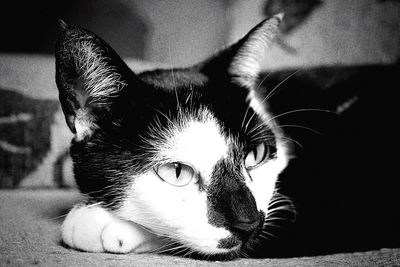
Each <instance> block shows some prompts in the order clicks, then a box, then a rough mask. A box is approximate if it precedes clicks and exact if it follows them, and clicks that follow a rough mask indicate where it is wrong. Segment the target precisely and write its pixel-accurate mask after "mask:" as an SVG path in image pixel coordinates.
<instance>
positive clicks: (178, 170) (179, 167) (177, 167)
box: [174, 163, 182, 179]
mask: <svg viewBox="0 0 400 267" xmlns="http://www.w3.org/2000/svg"><path fill="white" fill-rule="evenodd" d="M174 167H175V174H176V179H178V178H179V176H180V175H181V172H182V165H181V164H180V163H175V164H174Z"/></svg>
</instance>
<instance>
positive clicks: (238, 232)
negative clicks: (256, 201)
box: [218, 212, 265, 253]
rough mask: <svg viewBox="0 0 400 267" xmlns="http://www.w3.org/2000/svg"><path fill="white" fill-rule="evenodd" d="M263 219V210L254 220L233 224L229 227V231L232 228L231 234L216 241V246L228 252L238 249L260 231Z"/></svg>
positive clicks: (249, 241)
mask: <svg viewBox="0 0 400 267" xmlns="http://www.w3.org/2000/svg"><path fill="white" fill-rule="evenodd" d="M264 220H265V215H264V213H263V212H260V213H259V218H258V219H257V220H255V221H252V222H239V223H235V224H233V225H234V227H233V228H232V227H231V231H232V229H233V231H232V233H233V234H232V236H230V237H227V238H224V239H221V240H220V241H219V243H218V248H220V249H226V250H228V251H229V253H232V252H238V251H240V250H241V249H242V248H243V247H246V246H247V245H248V243H251V240H254V239H256V238H257V236H258V235H259V234H260V233H261V232H262V230H263V226H264Z"/></svg>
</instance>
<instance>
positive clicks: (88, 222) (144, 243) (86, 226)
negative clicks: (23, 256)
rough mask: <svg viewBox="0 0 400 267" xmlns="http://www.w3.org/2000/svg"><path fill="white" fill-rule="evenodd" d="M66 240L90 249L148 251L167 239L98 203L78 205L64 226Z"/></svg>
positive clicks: (87, 249) (73, 246) (74, 246)
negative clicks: (119, 216)
mask: <svg viewBox="0 0 400 267" xmlns="http://www.w3.org/2000/svg"><path fill="white" fill-rule="evenodd" d="M62 239H63V241H64V242H65V243H66V244H67V245H68V246H70V247H72V248H75V249H81V250H84V251H89V252H105V251H107V252H113V253H128V252H136V253H140V252H144V251H151V250H155V249H157V248H158V247H160V246H162V244H163V241H162V240H160V239H159V238H158V237H157V236H155V235H154V234H152V233H150V232H148V231H146V230H145V229H143V228H142V227H141V226H139V225H137V224H135V223H133V222H128V221H124V220H121V219H119V218H117V217H116V216H115V215H113V214H111V213H110V212H109V211H107V210H105V209H104V208H102V207H101V206H100V205H99V204H96V205H77V206H75V207H74V208H73V209H72V210H71V211H70V212H69V213H68V215H67V217H66V218H65V220H64V223H63V225H62Z"/></svg>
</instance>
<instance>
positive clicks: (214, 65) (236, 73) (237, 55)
mask: <svg viewBox="0 0 400 267" xmlns="http://www.w3.org/2000/svg"><path fill="white" fill-rule="evenodd" d="M282 18H283V13H280V14H277V15H275V16H274V17H272V18H269V19H265V20H264V21H262V22H261V23H259V24H258V25H257V26H255V27H254V28H253V29H252V30H251V31H250V32H249V33H248V34H247V35H246V36H244V37H243V38H242V39H241V40H239V41H238V42H237V43H235V44H233V45H231V46H230V47H228V48H226V49H224V50H223V51H221V52H220V53H218V54H217V55H215V56H213V57H212V58H210V59H208V60H207V61H205V62H203V63H201V64H200V65H198V66H196V67H199V69H200V71H201V72H202V73H205V74H206V75H207V76H209V77H213V76H216V77H217V76H219V77H221V75H223V73H221V71H223V72H224V74H225V75H227V76H228V78H230V79H231V81H232V82H234V83H236V84H237V85H239V86H244V87H247V88H249V89H250V88H253V86H254V84H255V83H256V81H257V79H258V74H259V72H260V71H261V64H262V61H263V59H264V55H265V51H266V50H267V48H268V47H269V46H270V44H271V41H272V40H273V39H274V37H275V35H276V33H277V31H278V28H279V24H280V22H281V21H282Z"/></svg>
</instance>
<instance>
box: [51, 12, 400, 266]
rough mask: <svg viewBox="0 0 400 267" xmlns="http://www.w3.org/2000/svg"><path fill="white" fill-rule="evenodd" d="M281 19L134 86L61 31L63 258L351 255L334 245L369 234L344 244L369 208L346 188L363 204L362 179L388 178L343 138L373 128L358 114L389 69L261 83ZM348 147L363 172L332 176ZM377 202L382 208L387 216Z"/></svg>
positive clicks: (267, 77) (87, 38)
mask: <svg viewBox="0 0 400 267" xmlns="http://www.w3.org/2000/svg"><path fill="white" fill-rule="evenodd" d="M281 20H282V15H281V14H279V15H276V16H273V17H271V18H269V19H266V20H264V21H262V22H260V23H259V24H258V25H257V26H255V27H254V28H253V29H252V30H250V32H249V33H248V34H247V35H245V36H244V37H243V38H242V39H240V40H239V41H238V42H236V43H235V44H233V45H231V46H229V47H227V48H225V49H223V50H222V51H220V52H219V53H217V54H216V55H213V56H211V57H210V58H208V59H206V60H204V61H203V62H200V63H197V64H194V65H193V66H191V67H188V68H174V69H156V70H152V71H145V72H143V73H140V74H136V73H134V72H133V71H132V70H130V69H129V68H128V66H127V65H126V64H125V63H124V61H123V60H122V59H121V58H120V57H119V56H118V55H117V53H116V52H115V51H114V50H113V49H112V48H111V47H110V46H109V45H108V44H107V43H106V42H105V41H103V40H102V39H101V38H100V37H98V36H97V35H95V34H94V33H92V32H89V31H87V30H84V29H82V28H79V27H77V26H74V25H67V24H66V23H64V22H62V23H61V26H62V30H61V33H60V36H59V39H58V41H57V44H56V83H57V86H58V89H59V98H60V102H61V105H62V109H63V111H64V114H65V119H66V123H67V125H68V127H69V128H70V130H71V131H72V132H73V133H74V135H75V136H74V138H73V140H72V142H71V149H70V153H71V156H72V159H73V164H74V175H75V179H76V182H77V185H78V187H79V189H80V191H81V192H82V195H83V196H84V197H85V199H84V200H83V201H82V202H81V203H80V204H77V205H76V206H74V207H73V208H72V209H71V211H70V212H69V213H68V215H67V216H66V218H65V220H64V222H63V224H62V240H63V242H64V243H65V244H66V245H67V246H69V247H71V248H75V249H78V250H83V251H89V252H111V253H173V254H180V255H185V256H188V255H200V256H202V257H206V258H213V257H216V258H217V259H231V258H234V257H237V256H256V257H258V256H265V255H268V256H270V255H273V256H276V255H278V256H282V255H285V256H286V255H306V254H311V253H327V252H331V250H326V249H323V248H322V247H324V246H323V245H322V243H324V244H328V245H330V246H331V248H332V249H333V248H334V249H335V250H334V251H335V252H337V251H338V250H339V251H340V250H341V249H343V250H346V249H353V248H354V247H352V246H351V245H349V246H346V242H345V241H343V240H342V239H341V238H342V237H343V236H344V235H347V236H352V235H353V236H356V238H357V239H358V240H359V241H360V242H361V243H362V242H364V241H365V240H373V241H375V240H376V238H375V235H373V234H372V231H370V232H368V235H365V234H364V232H357V231H356V232H354V229H363V230H365V229H367V226H368V229H370V228H369V226H370V224H365V225H363V224H360V225H362V227H359V225H357V224H356V223H353V222H354V221H353V218H354V217H360V218H361V217H362V218H364V217H363V216H361V215H365V214H367V213H365V214H364V213H363V212H364V211H365V210H366V209H368V208H373V209H375V208H376V207H377V206H375V204H376V203H377V202H376V201H375V200H376V199H381V198H380V197H379V196H383V195H380V194H379V193H377V194H376V195H375V196H376V198H375V199H374V200H373V201H370V202H365V203H366V205H365V207H358V208H357V209H353V208H352V207H353V205H355V204H357V205H358V204H360V203H361V202H362V201H361V200H360V201H358V200H357V201H355V202H350V201H352V200H350V199H351V198H350V197H348V196H352V197H353V195H354V192H355V191H357V190H358V188H359V187H358V185H359V184H358V182H360V180H361V182H363V183H364V188H366V191H365V195H367V194H369V193H370V192H373V193H374V194H375V192H374V191H373V190H374V189H373V186H368V185H369V184H375V183H372V182H371V181H372V180H368V179H369V178H368V179H367V177H369V176H368V172H370V173H371V174H373V175H371V176H374V175H375V174H376V173H378V171H379V172H381V173H382V175H386V174H389V173H390V172H389V171H392V169H390V168H387V169H385V171H383V172H382V171H381V169H380V168H378V167H376V168H374V166H373V164H372V163H382V161H383V160H380V158H378V159H375V158H372V157H370V156H369V155H370V154H369V153H368V152H369V147H368V146H365V144H366V143H369V142H370V139H369V138H370V137H369V135H363V134H362V133H363V132H362V131H357V130H355V129H356V128H355V127H358V126H360V125H365V126H363V127H362V128H360V129H362V130H365V132H368V131H369V129H370V128H371V126H370V123H369V122H370V121H369V120H371V119H373V120H374V121H376V120H377V118H378V117H377V116H378V115H377V114H379V113H375V112H372V111H371V110H370V108H369V107H370V102H369V101H371V99H373V100H377V99H380V98H379V97H378V98H377V95H376V94H374V93H372V94H370V91H368V90H366V88H367V87H368V85H371V86H375V85H377V86H381V85H385V84H388V82H389V81H391V79H390V78H389V77H393V76H394V77H395V76H396V75H393V74H394V73H398V65H397V64H396V65H395V67H394V68H389V67H387V68H386V67H380V66H377V67H376V66H371V67H354V68H353V67H345V68H335V67H329V68H316V69H304V70H301V71H299V70H292V69H288V70H283V71H275V72H269V73H267V74H265V73H263V72H262V70H261V65H262V61H263V57H264V55H265V53H266V51H267V49H268V47H269V46H270V44H271V42H272V41H273V39H274V37H275V35H276V32H277V31H278V28H279V24H280V22H281ZM377 69H378V70H379V71H377ZM377 73H378V74H379V75H380V76H379V75H378V76H377V75H376V74H377ZM382 73H383V74H384V75H383V74H382ZM386 73H388V74H386ZM374 76H375V77H374ZM372 78H376V80H377V81H378V82H377V84H376V83H372V82H371V79H372ZM361 81H362V82H361ZM363 87H364V88H363ZM360 88H363V89H365V90H364V91H363V92H361V93H360V91H361V89H360ZM364 92H366V93H364ZM365 95H367V96H368V97H364V96H365ZM369 95H371V96H369ZM365 99H367V102H365ZM363 103H367V104H363ZM375 103H379V101H376V102H375ZM360 107H362V109H361V110H362V111H361V112H360V111H359V109H360ZM365 110H367V112H366V113H364V111H365ZM377 110H379V109H377ZM383 110H384V111H385V114H386V113H388V114H392V112H391V110H386V109H385V107H384V108H383ZM386 111H387V112H386ZM354 114H357V116H355V115H354ZM359 114H361V116H359ZM364 114H368V116H367V118H368V119H369V120H367V119H366V118H364V117H363V115H364ZM393 114H394V113H393ZM303 115H304V116H303ZM304 118H306V120H304ZM343 118H345V119H343ZM347 118H348V119H347ZM379 119H380V120H381V121H382V122H384V121H385V119H384V118H381V117H380V116H379ZM309 122H311V123H309ZM343 122H344V123H343ZM385 122H386V121H385ZM342 125H345V128H343V127H342ZM385 125H386V123H385ZM352 127H353V128H352ZM343 129H350V130H343ZM343 133H344V134H343ZM374 134H375V136H378V134H379V132H378V133H374ZM341 135H342V136H343V135H344V137H342V138H340V137H339V136H341ZM382 135H384V136H387V133H386V132H384V131H382ZM354 136H356V137H354ZM364 136H365V137H364ZM358 141H359V142H358ZM357 142H358V143H357ZM356 144H358V145H356ZM343 147H345V148H346V153H343ZM352 147H355V148H356V149H355V150H358V153H359V154H360V155H365V156H366V158H367V160H366V161H362V162H365V163H368V164H369V165H368V166H369V167H370V168H369V169H368V170H362V168H360V166H361V165H362V164H354V166H356V168H353V169H354V171H350V170H348V169H346V168H348V167H350V166H351V165H352V162H353V156H354V155H355V154H352V152H351V148H352ZM310 155H311V156H310ZM372 159H373V160H372ZM360 160H361V158H360ZM386 162H390V160H387V161H386ZM329 164H330V165H329ZM328 166H333V167H328ZM339 166H341V167H342V168H340V167H339ZM377 166H378V165H377ZM341 170H346V172H348V175H347V176H346V175H342V174H343V171H341ZM375 170H376V171H375ZM358 176H360V178H357V177H358ZM322 177H323V178H322ZM349 177H351V179H350V178H349ZM386 184H388V185H389V188H392V190H393V188H395V187H394V186H391V185H392V183H390V182H388V181H387V180H386ZM342 185H346V186H342ZM327 188H328V189H327ZM353 189H355V190H353ZM338 192H340V193H338ZM390 193H392V191H390V192H389V191H388V194H387V196H390V197H386V195H385V197H384V200H387V201H388V202H394V203H397V202H398V201H397V198H395V197H392V196H394V195H395V194H390ZM393 193H394V192H393ZM355 196H356V197H355V198H356V199H357V197H358V196H357V195H355ZM332 203H335V204H337V206H338V208H337V209H335V208H333V207H332V206H333V205H331V204H332ZM353 203H354V204H353ZM360 206H361V205H360ZM327 207H329V208H327ZM387 207H391V206H387ZM387 209H389V208H387ZM387 209H385V208H382V211H386V210H387ZM337 210H340V214H341V215H338V214H339V213H336V211H337ZM353 215H354V216H353ZM368 215H369V214H368ZM367 217H368V220H369V221H370V222H371V223H373V224H372V227H374V226H377V225H378V223H377V222H378V220H376V219H371V216H367ZM342 218H345V219H344V220H343V219H342ZM368 220H365V221H363V223H364V222H366V221H368ZM353 224H354V225H353ZM348 225H352V226H354V227H347V226H348ZM396 225H397V224H396ZM346 227H347V228H348V230H343V229H347V228H346ZM387 229H389V228H387ZM390 229H393V228H390ZM395 229H397V228H395ZM388 231H389V230H388ZM355 233H356V234H355ZM379 234H381V232H380V233H378V234H377V235H379ZM382 235H383V234H382ZM396 240H397V239H396ZM398 240H400V239H398ZM307 241H310V243H311V247H313V250H312V249H308V248H309V247H310V246H308V244H307ZM339 241H340V242H339ZM347 244H352V243H347ZM385 244H388V243H385ZM381 245H382V243H375V246H381ZM389 245H393V243H390V244H389ZM338 248H340V249H338ZM364 248H367V246H365V247H364ZM368 248H370V246H369V247H368ZM311 251H312V252H311Z"/></svg>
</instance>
